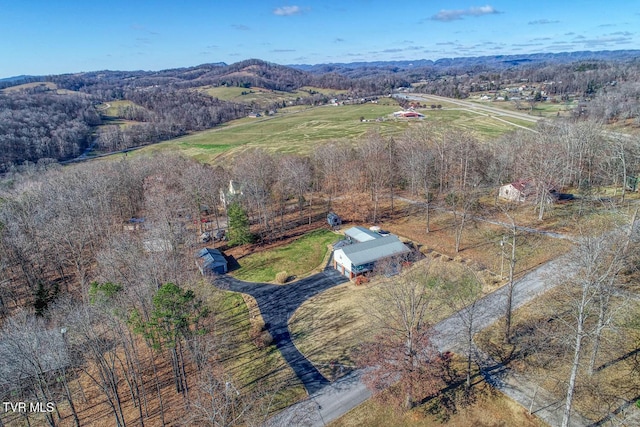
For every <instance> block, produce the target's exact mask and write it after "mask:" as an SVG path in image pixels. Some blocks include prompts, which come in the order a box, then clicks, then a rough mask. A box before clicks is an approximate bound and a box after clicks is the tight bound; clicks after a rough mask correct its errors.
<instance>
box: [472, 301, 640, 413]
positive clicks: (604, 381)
mask: <svg viewBox="0 0 640 427" xmlns="http://www.w3.org/2000/svg"><path fill="white" fill-rule="evenodd" d="M566 298H567V297H566V295H565V294H564V293H563V292H562V291H561V290H560V289H558V290H554V291H551V292H549V293H547V294H545V295H544V296H542V297H540V298H538V299H536V300H535V301H533V302H531V303H529V304H528V305H526V306H524V307H522V308H520V309H519V310H517V311H516V312H515V315H514V329H513V330H514V336H515V338H514V344H515V345H514V346H509V347H506V346H504V345H503V344H502V330H501V324H500V323H496V324H495V325H493V326H492V327H490V328H488V329H487V330H485V331H483V332H482V333H480V334H479V335H478V337H477V338H476V342H477V343H478V344H479V345H480V347H481V348H483V349H484V350H485V351H487V352H488V353H490V354H492V356H493V357H494V358H496V359H497V360H503V361H504V362H505V363H508V364H509V366H510V367H511V368H512V369H514V370H516V371H517V372H519V373H521V374H523V375H524V376H525V377H527V378H530V379H531V380H532V381H534V382H537V383H538V384H539V385H540V386H541V387H543V388H544V389H546V390H548V391H550V392H552V393H554V394H555V395H556V396H557V397H558V399H564V396H565V393H566V381H567V379H568V377H569V370H570V366H571V361H572V357H573V349H572V347H571V343H572V341H569V342H566V341H563V340H562V339H561V338H559V337H560V336H561V333H560V331H562V330H563V325H562V323H561V321H560V320H557V319H558V316H559V315H562V314H564V315H566V314H567V312H566V310H568V308H567V307H568V303H567V302H566ZM612 307H619V308H620V307H623V309H621V310H619V311H618V312H617V313H616V315H615V321H614V325H615V329H616V330H615V331H611V330H609V331H607V332H606V333H605V334H604V339H603V343H602V346H601V351H600V352H599V353H598V359H597V361H596V372H595V373H594V375H593V376H592V377H589V376H588V374H587V372H586V365H588V362H589V357H590V354H591V347H590V344H589V341H587V345H586V346H585V347H584V356H583V358H582V368H581V369H580V371H579V374H578V375H579V376H578V383H577V387H576V395H575V399H574V408H575V409H576V410H577V411H578V412H579V413H581V414H582V415H584V416H586V417H587V418H589V419H591V420H594V421H598V420H600V419H602V418H603V417H604V416H606V415H607V414H609V413H610V412H612V411H614V410H615V409H617V408H618V406H619V405H620V404H621V403H622V401H621V399H626V400H631V401H635V400H637V399H638V398H640V359H639V358H638V353H637V351H638V350H637V349H638V343H640V323H639V321H638V319H640V303H638V301H626V302H625V301H622V300H621V299H618V300H616V301H612ZM552 332H553V333H552ZM525 348H529V351H525ZM532 350H535V351H532ZM525 353H526V354H525Z"/></svg>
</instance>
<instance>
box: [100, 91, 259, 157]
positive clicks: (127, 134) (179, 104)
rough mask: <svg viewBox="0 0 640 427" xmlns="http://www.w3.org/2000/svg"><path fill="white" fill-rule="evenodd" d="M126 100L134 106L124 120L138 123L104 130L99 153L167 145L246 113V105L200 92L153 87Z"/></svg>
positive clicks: (132, 93)
mask: <svg viewBox="0 0 640 427" xmlns="http://www.w3.org/2000/svg"><path fill="white" fill-rule="evenodd" d="M123 96H124V98H125V99H127V100H130V101H133V102H134V103H135V105H132V106H127V107H124V108H122V109H121V112H120V114H121V116H122V118H124V119H127V120H134V121H136V122H138V123H135V124H132V125H131V126H126V127H122V126H118V125H109V126H103V127H102V128H101V129H100V130H99V132H98V134H97V137H96V146H97V148H98V149H100V150H104V151H117V150H124V149H127V148H131V147H135V146H140V145H146V144H152V143H155V142H159V141H165V140H167V139H171V138H175V137H178V136H181V135H184V134H186V133H188V132H193V131H200V130H204V129H210V128H212V127H215V126H217V125H220V124H222V123H225V122H228V121H230V120H234V119H237V118H240V117H244V116H245V115H246V113H247V106H245V105H243V104H238V103H233V102H227V101H220V100H218V99H216V98H212V97H210V96H208V95H205V94H203V93H200V92H197V91H189V90H178V89H166V88H160V87H153V88H148V89H145V90H134V89H130V90H127V91H126V92H125V93H124V95H123Z"/></svg>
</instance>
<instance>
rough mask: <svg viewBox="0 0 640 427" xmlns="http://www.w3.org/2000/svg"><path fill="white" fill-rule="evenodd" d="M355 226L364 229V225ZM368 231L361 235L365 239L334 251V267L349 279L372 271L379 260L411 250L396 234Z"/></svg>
mask: <svg viewBox="0 0 640 427" xmlns="http://www.w3.org/2000/svg"><path fill="white" fill-rule="evenodd" d="M354 228H360V229H362V227H354ZM364 230H366V229H364ZM347 231H349V230H347ZM359 231H362V230H359ZM366 231H367V232H368V233H363V234H360V235H359V237H360V238H362V239H364V240H363V241H359V242H358V243H353V244H350V245H346V246H342V247H340V248H339V249H336V250H335V252H334V253H333V267H334V268H335V269H336V270H338V271H340V273H342V274H343V275H345V276H347V277H348V278H349V279H353V278H355V277H356V276H357V275H359V274H363V273H366V272H368V271H372V270H373V268H374V267H375V264H376V262H378V261H381V260H383V259H387V258H391V257H394V256H400V255H405V254H407V253H409V252H410V250H409V248H408V247H407V246H406V245H405V244H404V243H402V242H401V241H400V239H398V237H396V236H386V237H382V236H380V235H379V234H377V233H374V232H372V231H369V230H366ZM369 233H371V234H369ZM345 234H347V233H346V232H345ZM374 235H375V236H374Z"/></svg>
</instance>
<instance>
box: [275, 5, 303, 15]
mask: <svg viewBox="0 0 640 427" xmlns="http://www.w3.org/2000/svg"><path fill="white" fill-rule="evenodd" d="M301 13H302V9H301V8H300V6H282V7H277V8H275V9H273V14H274V15H278V16H291V15H299V14H301Z"/></svg>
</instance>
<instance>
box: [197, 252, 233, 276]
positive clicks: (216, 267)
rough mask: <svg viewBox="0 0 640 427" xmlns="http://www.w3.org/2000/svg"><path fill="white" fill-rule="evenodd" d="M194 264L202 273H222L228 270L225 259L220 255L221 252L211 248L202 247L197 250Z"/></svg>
mask: <svg viewBox="0 0 640 427" xmlns="http://www.w3.org/2000/svg"><path fill="white" fill-rule="evenodd" d="M196 265H197V266H198V268H199V269H200V273H202V274H203V275H206V274H211V273H215V274H224V273H226V272H227V271H228V267H227V266H228V263H227V259H226V258H225V257H224V255H222V252H220V251H219V250H217V249H213V248H204V249H201V250H200V251H198V254H197V258H196Z"/></svg>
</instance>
